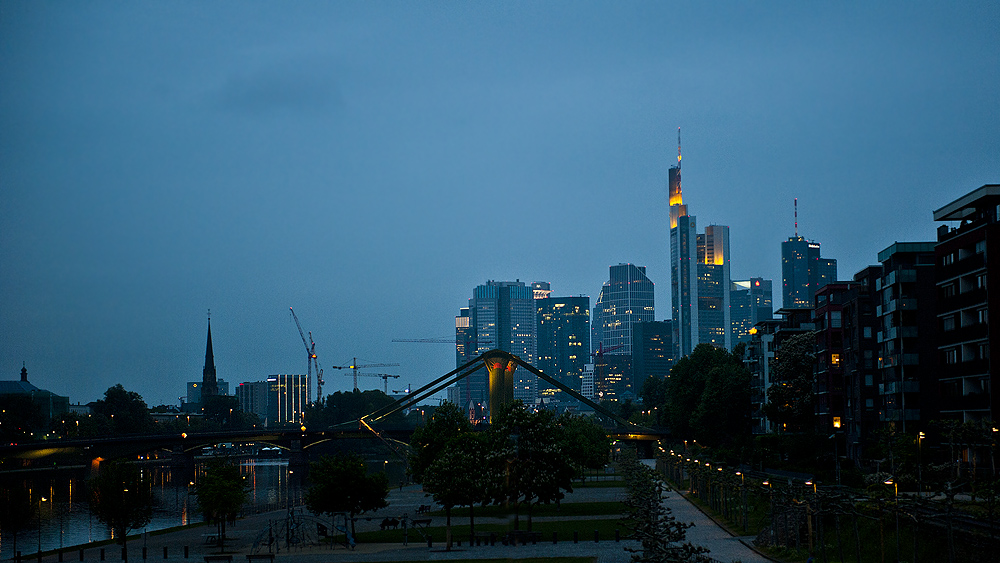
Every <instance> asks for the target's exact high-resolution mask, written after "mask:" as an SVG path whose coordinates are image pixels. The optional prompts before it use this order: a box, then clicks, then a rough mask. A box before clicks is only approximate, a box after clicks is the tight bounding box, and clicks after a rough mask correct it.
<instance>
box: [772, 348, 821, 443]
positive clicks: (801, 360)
mask: <svg viewBox="0 0 1000 563" xmlns="http://www.w3.org/2000/svg"><path fill="white" fill-rule="evenodd" d="M815 342H816V333H815V332H804V333H802V334H797V335H795V336H792V337H790V338H788V339H786V340H785V341H784V342H782V343H781V345H780V346H779V348H778V351H777V353H776V354H775V356H774V363H773V366H774V371H773V373H774V378H775V383H774V384H773V385H771V386H770V387H768V389H767V404H765V405H764V414H765V415H766V416H767V418H769V419H770V420H771V421H772V422H774V423H775V424H776V425H777V426H778V428H781V429H783V430H787V431H791V432H804V431H806V430H811V429H812V420H813V414H814V410H813V365H814V364H815V362H816V354H815V353H814V352H813V350H814V349H815V347H816V344H815Z"/></svg>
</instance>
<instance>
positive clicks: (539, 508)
mask: <svg viewBox="0 0 1000 563" xmlns="http://www.w3.org/2000/svg"><path fill="white" fill-rule="evenodd" d="M624 512H625V504H624V503H621V502H566V503H561V504H559V505H558V506H557V505H555V504H540V505H535V506H534V507H532V509H531V515H532V516H565V517H571V516H573V517H575V516H601V515H605V514H623V513H624ZM474 514H475V516H476V518H483V517H485V518H503V517H506V516H511V517H513V515H514V512H513V511H512V510H511V509H509V508H507V507H504V506H477V507H476V510H475V512H474ZM525 514H526V512H525V509H524V508H523V507H522V508H521V519H522V520H523V519H525V518H526V516H525ZM428 516H439V517H443V516H444V510H435V511H434V512H430V513H428ZM451 517H452V520H454V519H455V518H465V519H468V518H469V507H467V506H463V507H461V508H453V509H452V510H451Z"/></svg>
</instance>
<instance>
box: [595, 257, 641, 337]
mask: <svg viewBox="0 0 1000 563" xmlns="http://www.w3.org/2000/svg"><path fill="white" fill-rule="evenodd" d="M653 288H654V286H653V282H652V281H650V279H649V278H647V277H646V267H645V266H636V265H634V264H618V265H617V266H611V267H610V276H609V279H608V281H607V282H605V284H604V286H603V287H601V294H600V296H598V298H597V304H596V305H595V306H594V316H593V323H594V332H593V336H594V337H595V340H594V342H593V343H592V346H593V348H594V350H597V349H598V348H602V349H604V350H609V351H610V350H611V349H612V348H614V349H615V350H614V351H612V352H609V353H614V354H623V355H631V354H632V325H633V324H634V323H640V322H649V321H652V320H653V313H654V311H653Z"/></svg>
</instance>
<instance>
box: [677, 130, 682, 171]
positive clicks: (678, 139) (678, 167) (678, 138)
mask: <svg viewBox="0 0 1000 563" xmlns="http://www.w3.org/2000/svg"><path fill="white" fill-rule="evenodd" d="M677 169H678V170H680V169H681V128H680V127H678V128H677Z"/></svg>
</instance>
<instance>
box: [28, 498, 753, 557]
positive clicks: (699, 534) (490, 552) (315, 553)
mask: <svg viewBox="0 0 1000 563" xmlns="http://www.w3.org/2000/svg"><path fill="white" fill-rule="evenodd" d="M623 498H624V489H620V488H579V489H577V490H576V491H575V492H573V493H572V494H570V495H568V496H567V499H566V500H565V501H564V502H566V503H572V502H597V501H609V500H621V499H623ZM388 500H389V503H390V505H389V507H388V508H386V509H383V510H381V511H379V512H376V513H374V514H371V515H365V517H370V520H369V519H366V518H362V519H361V520H359V521H358V522H357V530H358V532H363V531H368V530H377V529H378V528H379V524H380V522H381V521H382V519H383V518H385V517H399V516H401V515H403V514H408V515H409V516H411V517H413V516H414V515H415V513H416V509H417V508H418V507H419V506H420V505H424V504H431V505H432V504H433V501H432V500H431V499H430V498H429V497H425V496H424V493H423V492H422V491H420V488H419V486H416V485H413V486H408V487H404V488H403V489H402V490H400V489H398V488H397V489H393V491H392V492H391V493H390V495H389V499H388ZM664 503H665V504H666V505H667V506H669V507H670V508H671V510H673V513H674V515H675V516H677V518H679V519H681V520H683V521H687V522H694V523H695V526H694V527H693V528H690V529H689V530H688V539H689V540H690V541H691V542H692V543H696V544H700V545H704V546H705V547H708V548H709V549H710V550H711V552H710V553H709V556H711V557H712V558H713V559H715V560H717V561H721V562H723V563H730V562H731V561H734V560H739V561H742V562H743V563H768V562H769V560H768V559H766V558H764V557H762V556H760V555H759V554H757V553H756V552H754V551H753V550H752V549H750V548H748V547H747V546H745V545H743V544H742V543H740V541H739V538H734V537H732V536H730V535H729V534H728V533H726V531H725V530H723V529H721V528H720V527H719V526H717V525H716V524H715V522H713V521H712V520H711V519H710V518H708V517H707V516H705V515H704V514H702V512H701V511H699V510H698V509H697V508H696V507H694V506H693V505H692V504H691V503H690V502H688V501H687V500H686V499H684V498H683V497H682V496H681V495H679V494H678V493H675V492H670V493H668V494H667V495H665V497H664ZM285 514H286V513H285V511H275V512H269V513H264V514H257V515H252V516H248V517H247V518H245V519H243V520H240V521H238V522H237V523H236V524H235V525H233V526H229V527H227V531H226V536H227V539H226V545H225V550H224V553H226V554H232V555H233V561H234V563H243V562H245V561H246V554H247V553H250V551H251V548H252V546H253V542H254V541H255V540H256V539H257V538H259V537H260V535H261V532H262V531H266V530H267V529H268V524H269V522H274V521H278V520H282V519H284V517H285ZM552 518H553V517H549V518H538V519H536V521H542V520H543V519H544V520H548V519H552ZM593 518H594V517H577V518H576V519H581V520H589V519H593ZM564 519H573V518H564ZM432 520H433V522H432V525H433V526H443V525H444V518H443V517H433V518H432ZM505 521H506V520H504V519H496V518H493V519H491V518H477V519H476V522H477V524H478V523H490V522H505ZM466 522H467V521H466V519H464V518H452V523H453V524H465V523H466ZM214 531H215V527H214V526H198V527H192V528H186V529H183V530H178V531H174V532H170V533H165V534H158V535H154V534H148V535H146V536H145V537H144V538H139V539H136V540H130V541H129V550H128V559H129V561H131V562H132V563H141V562H143V559H142V548H143V546H145V547H146V556H147V559H146V562H148V563H170V562H173V563H188V562H198V563H201V562H202V561H204V556H206V555H215V554H218V553H219V551H220V550H219V548H218V547H215V546H212V545H207V544H206V542H205V540H206V537H205V536H206V534H211V533H214ZM585 536H586V534H585V533H584V531H583V530H581V541H580V542H579V543H576V544H574V543H573V542H572V540H571V539H570V540H568V541H565V540H562V541H560V542H559V543H558V544H553V543H552V542H551V541H544V542H539V543H538V544H537V545H524V546H504V545H501V544H500V543H499V542H497V544H496V545H494V546H480V547H470V546H469V545H468V543H467V542H463V546H462V547H456V548H454V549H453V550H452V551H450V552H449V551H444V544H443V542H441V541H435V543H434V544H433V547H431V548H428V547H427V544H426V543H424V542H423V541H422V540H421V539H420V536H419V535H418V534H416V533H415V532H411V533H410V538H411V540H410V544H409V545H408V546H403V545H401V544H398V543H396V544H365V543H362V544H358V545H357V547H356V548H355V549H354V550H348V549H346V548H344V547H343V546H342V545H339V546H335V547H333V548H331V547H330V546H329V545H327V546H324V547H319V546H312V547H305V548H301V549H292V550H291V551H288V550H286V549H284V548H282V549H281V550H280V552H278V553H277V554H276V556H275V561H276V562H278V563H291V562H295V563H298V562H302V563H327V562H330V563H335V562H348V561H447V560H455V559H486V558H511V559H533V558H539V557H594V558H595V559H596V561H597V562H598V563H627V562H629V561H631V557H630V554H629V553H628V552H627V551H625V547H634V548H638V547H639V545H638V543H636V542H634V541H628V540H624V539H623V540H622V541H621V542H615V541H614V540H613V538H608V539H606V540H604V539H602V541H601V542H599V543H594V542H593V541H592V539H591V541H583V537H585ZM435 539H436V540H441V539H442V538H435ZM184 546H187V547H188V559H184ZM164 547H166V548H167V559H166V560H165V559H164V558H163V549H164ZM78 549H79V548H76V549H74V550H71V551H67V552H64V554H63V561H64V562H74V561H79V560H80V558H79V551H78ZM104 555H105V559H104V560H105V561H106V562H107V561H110V562H118V561H121V548H120V547H119V546H117V545H107V546H104ZM42 560H43V561H44V562H45V563H57V561H58V558H57V556H56V555H48V556H46V557H44V558H43V559H42ZM83 560H84V561H86V562H88V563H89V562H94V563H98V562H100V561H101V558H100V548H97V547H86V546H84V558H83ZM24 561H25V562H26V563H28V562H34V561H37V559H36V558H35V557H33V556H26V557H25V559H24Z"/></svg>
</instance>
